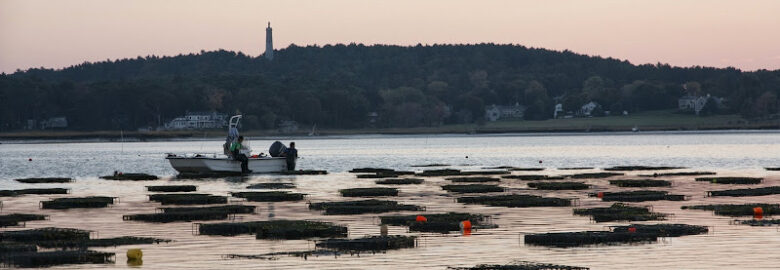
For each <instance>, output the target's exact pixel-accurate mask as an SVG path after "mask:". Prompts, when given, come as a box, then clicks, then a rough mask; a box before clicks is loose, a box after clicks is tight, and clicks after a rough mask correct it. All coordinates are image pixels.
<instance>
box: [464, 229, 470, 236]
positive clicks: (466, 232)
mask: <svg viewBox="0 0 780 270" xmlns="http://www.w3.org/2000/svg"><path fill="white" fill-rule="evenodd" d="M469 235H471V229H464V230H463V236H469Z"/></svg>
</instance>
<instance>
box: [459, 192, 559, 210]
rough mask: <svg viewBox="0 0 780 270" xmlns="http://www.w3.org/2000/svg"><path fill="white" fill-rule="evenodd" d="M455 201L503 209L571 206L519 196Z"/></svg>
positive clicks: (495, 196) (471, 198)
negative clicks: (501, 207)
mask: <svg viewBox="0 0 780 270" xmlns="http://www.w3.org/2000/svg"><path fill="white" fill-rule="evenodd" d="M457 201H458V202H459V203H466V204H483V205H487V206H503V207H540V206H571V204H572V200H571V199H561V198H548V197H541V196H535V195H521V194H512V195H493V196H475V197H460V198H458V199H457Z"/></svg>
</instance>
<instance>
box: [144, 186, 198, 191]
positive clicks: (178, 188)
mask: <svg viewBox="0 0 780 270" xmlns="http://www.w3.org/2000/svg"><path fill="white" fill-rule="evenodd" d="M197 189H198V187H196V186H194V185H166V186H146V190H147V191H151V192H190V191H195V190H197Z"/></svg>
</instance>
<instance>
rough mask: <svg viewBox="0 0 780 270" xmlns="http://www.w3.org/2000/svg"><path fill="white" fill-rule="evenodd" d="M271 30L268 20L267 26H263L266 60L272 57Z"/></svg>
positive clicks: (272, 42)
mask: <svg viewBox="0 0 780 270" xmlns="http://www.w3.org/2000/svg"><path fill="white" fill-rule="evenodd" d="M271 31H272V30H271V22H268V27H267V28H265V58H266V59H268V60H273V59H274V41H273V37H272V33H271Z"/></svg>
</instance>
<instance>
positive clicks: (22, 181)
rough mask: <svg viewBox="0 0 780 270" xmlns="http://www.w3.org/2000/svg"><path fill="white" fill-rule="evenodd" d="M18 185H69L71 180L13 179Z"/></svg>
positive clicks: (67, 178) (53, 178) (54, 178)
mask: <svg viewBox="0 0 780 270" xmlns="http://www.w3.org/2000/svg"><path fill="white" fill-rule="evenodd" d="M14 180H16V182H19V183H27V184H49V183H69V182H73V178H69V177H40V178H20V179H14Z"/></svg>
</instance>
